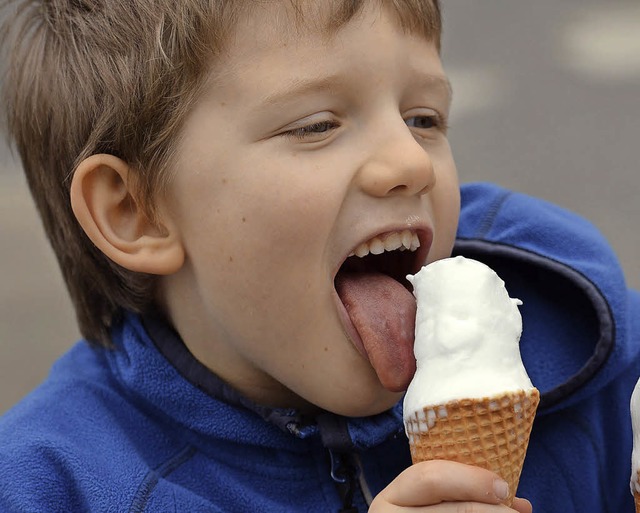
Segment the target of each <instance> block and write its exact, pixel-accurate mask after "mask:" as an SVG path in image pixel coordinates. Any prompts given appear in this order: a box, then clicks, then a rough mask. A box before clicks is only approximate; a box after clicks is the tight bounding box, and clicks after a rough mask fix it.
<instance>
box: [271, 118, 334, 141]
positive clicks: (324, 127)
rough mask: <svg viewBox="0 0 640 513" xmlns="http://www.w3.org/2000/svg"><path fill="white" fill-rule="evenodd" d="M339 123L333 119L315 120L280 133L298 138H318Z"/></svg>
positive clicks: (321, 137) (322, 136)
mask: <svg viewBox="0 0 640 513" xmlns="http://www.w3.org/2000/svg"><path fill="white" fill-rule="evenodd" d="M339 126H340V125H339V124H338V123H336V122H335V121H317V122H315V123H310V124H308V125H305V126H301V127H297V128H291V129H290V130H287V131H286V132H282V134H281V135H284V136H286V137H291V138H294V139H299V140H320V139H323V138H324V137H326V136H327V135H328V134H329V133H330V132H331V131H332V130H335V129H336V128H338V127H339Z"/></svg>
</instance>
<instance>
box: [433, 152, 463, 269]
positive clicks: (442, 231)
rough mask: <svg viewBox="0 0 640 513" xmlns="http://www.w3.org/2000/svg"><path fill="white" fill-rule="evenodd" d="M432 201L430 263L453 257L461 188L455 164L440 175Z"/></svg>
mask: <svg viewBox="0 0 640 513" xmlns="http://www.w3.org/2000/svg"><path fill="white" fill-rule="evenodd" d="M436 189H437V190H434V191H433V195H432V200H431V210H432V219H433V224H434V239H433V246H432V249H431V251H430V253H429V261H434V260H437V259H440V258H445V257H448V256H450V255H451V250H452V249H453V244H454V242H455V237H456V231H457V228H458V219H459V217H460V188H459V184H458V178H457V174H456V172H455V166H454V165H453V162H452V163H451V165H450V166H449V169H448V172H446V173H442V174H441V175H438V181H437V185H436Z"/></svg>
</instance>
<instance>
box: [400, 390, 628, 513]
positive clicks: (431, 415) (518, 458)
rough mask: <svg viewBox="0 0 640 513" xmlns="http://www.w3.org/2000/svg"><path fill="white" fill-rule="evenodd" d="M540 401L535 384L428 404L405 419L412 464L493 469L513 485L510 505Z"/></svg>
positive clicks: (510, 490)
mask: <svg viewBox="0 0 640 513" xmlns="http://www.w3.org/2000/svg"><path fill="white" fill-rule="evenodd" d="M539 402H540V393H539V392H538V390H537V389H535V388H532V389H530V390H526V391H524V390H523V391H517V392H508V393H504V394H500V395H495V396H492V397H485V398H480V399H461V400H453V401H450V402H447V403H445V404H442V405H439V406H433V407H426V408H424V410H423V411H420V412H417V413H414V414H413V415H411V416H409V417H408V418H405V426H406V430H407V435H408V436H409V443H410V446H411V458H412V460H413V463H418V462H420V461H427V460H435V459H444V460H451V461H457V462H460V463H466V464H469V465H475V466H478V467H482V468H486V469H489V470H491V471H493V472H495V473H496V474H498V475H499V476H500V477H502V478H503V479H504V480H505V481H506V482H507V483H508V484H509V497H508V499H507V501H506V503H507V505H511V503H512V502H513V498H514V496H515V492H516V489H517V487H518V482H519V480H520V473H521V471H522V465H523V463H524V457H525V453H526V451H527V446H528V444H529V435H530V433H531V427H532V425H533V419H534V417H535V414H536V409H537V407H538V403H539ZM637 501H638V498H637V496H636V504H638V502H637ZM638 513H640V511H639V512H638Z"/></svg>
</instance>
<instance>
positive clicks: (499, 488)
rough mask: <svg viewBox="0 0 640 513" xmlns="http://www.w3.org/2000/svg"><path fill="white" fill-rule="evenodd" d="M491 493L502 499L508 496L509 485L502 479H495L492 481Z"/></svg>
mask: <svg viewBox="0 0 640 513" xmlns="http://www.w3.org/2000/svg"><path fill="white" fill-rule="evenodd" d="M493 493H495V494H496V497H498V499H500V500H504V499H506V498H507V497H509V485H508V484H507V482H506V481H503V480H502V479H496V480H495V481H494V482H493Z"/></svg>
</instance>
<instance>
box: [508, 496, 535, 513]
mask: <svg viewBox="0 0 640 513" xmlns="http://www.w3.org/2000/svg"><path fill="white" fill-rule="evenodd" d="M511 507H512V508H513V509H515V510H516V511H517V512H518V513H533V506H532V505H531V503H530V502H529V501H528V500H527V499H520V498H518V497H516V498H515V499H513V504H512V505H511Z"/></svg>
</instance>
